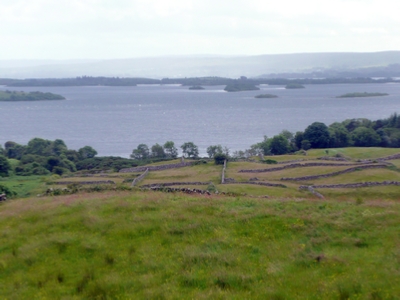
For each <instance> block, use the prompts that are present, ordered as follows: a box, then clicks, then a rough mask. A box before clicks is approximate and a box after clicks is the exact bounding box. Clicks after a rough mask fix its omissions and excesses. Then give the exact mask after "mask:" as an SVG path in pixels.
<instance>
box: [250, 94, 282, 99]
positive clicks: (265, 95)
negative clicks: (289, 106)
mask: <svg viewBox="0 0 400 300" xmlns="http://www.w3.org/2000/svg"><path fill="white" fill-rule="evenodd" d="M254 98H258V99H262V98H278V96H277V95H272V94H260V95H257V96H255V97H254Z"/></svg>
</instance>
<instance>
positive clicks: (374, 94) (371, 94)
mask: <svg viewBox="0 0 400 300" xmlns="http://www.w3.org/2000/svg"><path fill="white" fill-rule="evenodd" d="M388 95H389V94H387V93H367V92H364V93H347V94H344V95H341V96H337V97H336V98H358V97H382V96H388Z"/></svg>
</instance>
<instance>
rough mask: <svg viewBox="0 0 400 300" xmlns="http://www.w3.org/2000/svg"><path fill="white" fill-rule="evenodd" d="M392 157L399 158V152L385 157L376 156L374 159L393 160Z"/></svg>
mask: <svg viewBox="0 0 400 300" xmlns="http://www.w3.org/2000/svg"><path fill="white" fill-rule="evenodd" d="M393 159H400V153H397V154H393V155H389V156H385V157H381V158H377V159H376V160H377V161H386V160H393Z"/></svg>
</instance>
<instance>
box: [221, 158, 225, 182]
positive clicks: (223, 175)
mask: <svg viewBox="0 0 400 300" xmlns="http://www.w3.org/2000/svg"><path fill="white" fill-rule="evenodd" d="M225 171H226V159H225V160H224V167H223V168H222V174H221V184H224V183H225Z"/></svg>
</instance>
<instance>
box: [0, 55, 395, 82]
mask: <svg viewBox="0 0 400 300" xmlns="http://www.w3.org/2000/svg"><path fill="white" fill-rule="evenodd" d="M396 64H400V51H386V52H373V53H300V54H299V53H297V54H296V53H295V54H271V55H257V56H169V57H167V56H165V57H145V58H130V59H110V60H69V61H65V60H64V61H62V60H60V61H43V60H37V61H35V60H26V61H21V60H19V61H6V60H0V78H60V77H76V76H83V75H86V76H119V77H148V78H164V77H169V78H178V77H180V78H182V77H203V76H220V77H229V78H238V77H240V76H247V77H256V76H260V75H262V74H263V76H269V74H271V73H275V74H282V73H296V74H297V73H307V74H309V73H312V72H314V73H315V72H316V73H318V72H323V71H326V70H330V71H332V72H350V73H351V72H353V71H354V70H356V69H363V70H364V71H365V70H369V71H372V73H371V72H370V73H371V74H373V76H375V75H374V74H375V71H379V70H382V68H383V69H384V68H389V69H390V68H392V67H390V65H392V66H393V65H396ZM388 66H389V67H388ZM395 69H396V71H395V72H394V74H398V73H397V67H395Z"/></svg>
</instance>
